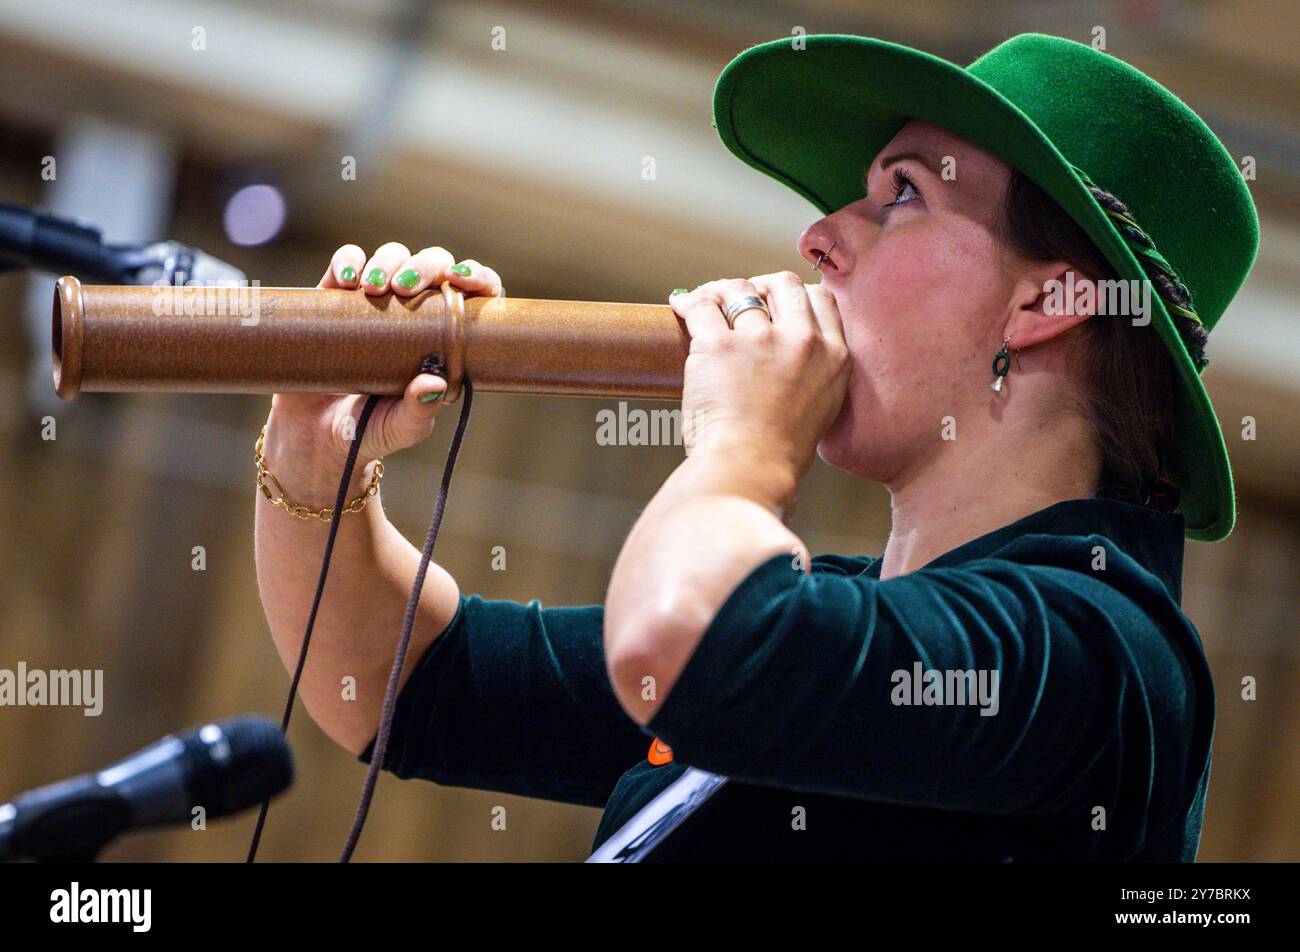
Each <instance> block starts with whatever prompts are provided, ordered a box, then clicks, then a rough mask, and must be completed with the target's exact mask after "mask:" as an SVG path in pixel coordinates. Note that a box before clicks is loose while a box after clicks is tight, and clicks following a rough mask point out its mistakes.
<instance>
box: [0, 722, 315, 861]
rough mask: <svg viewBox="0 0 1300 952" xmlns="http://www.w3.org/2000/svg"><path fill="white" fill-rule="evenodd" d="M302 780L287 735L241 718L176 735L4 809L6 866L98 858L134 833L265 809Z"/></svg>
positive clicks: (0, 847) (0, 817)
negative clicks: (198, 816)
mask: <svg viewBox="0 0 1300 952" xmlns="http://www.w3.org/2000/svg"><path fill="white" fill-rule="evenodd" d="M292 781H293V757H292V755H291V754H290V752H289V745H288V742H287V741H286V740H285V737H284V734H283V733H281V731H280V728H279V726H278V725H276V724H275V723H274V722H273V721H270V720H268V719H266V718H264V717H236V718H230V719H228V720H224V721H220V722H218V723H215V724H205V725H203V726H202V727H198V728H195V729H194V730H191V731H188V732H186V733H184V734H180V735H175V734H169V735H168V736H166V737H164V738H163V739H162V740H160V741H157V742H156V743H154V744H150V745H149V746H148V747H146V748H144V749H143V750H141V751H139V752H137V753H135V754H132V755H131V756H130V757H127V758H126V759H125V760H120V761H118V762H117V763H116V764H113V765H112V766H111V767H107V768H105V769H103V770H101V771H99V772H98V773H88V774H83V775H82V776H80V777H74V778H72V779H71V780H64V781H61V782H59V783H53V784H50V785H49V786H45V787H40V788H39V789H37V790H32V791H29V792H28V793H24V794H22V795H20V796H18V797H16V798H15V799H14V800H13V801H11V802H10V803H6V804H3V805H0V861H3V860H13V859H20V858H24V857H29V858H31V859H35V860H37V861H40V862H77V861H88V860H93V859H94V858H95V855H96V854H97V853H98V852H99V850H100V849H101V848H102V847H103V846H104V845H105V844H106V843H108V842H109V841H110V840H112V839H113V838H114V837H116V836H118V835H119V834H121V833H124V832H126V831H127V830H134V829H142V828H145V827H155V826H166V825H170V824H180V823H188V822H190V821H191V819H192V818H193V815H194V813H193V811H194V810H195V808H196V807H202V808H203V810H204V811H205V813H206V817H205V819H206V818H216V817H223V816H229V815H230V814H233V813H238V812H239V811H240V810H244V809H246V808H248V807H252V806H256V805H258V804H260V803H261V802H262V801H263V800H266V799H269V798H270V797H273V796H275V795H276V794H278V793H280V792H281V791H283V790H284V789H285V788H286V787H288V786H289V784H290V783H291V782H292Z"/></svg>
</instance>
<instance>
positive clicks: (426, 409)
mask: <svg viewBox="0 0 1300 952" xmlns="http://www.w3.org/2000/svg"><path fill="white" fill-rule="evenodd" d="M446 392H447V381H446V380H444V379H443V378H442V377H438V376H435V375H434V374H419V375H418V376H416V377H415V379H414V380H412V381H411V382H410V383H409V384H407V385H406V392H405V393H403V394H402V398H401V399H400V400H398V401H395V402H394V403H393V404H392V405H391V406H390V407H388V413H387V419H385V420H384V421H383V422H384V426H383V428H382V432H383V436H384V442H385V443H389V444H391V445H390V446H386V447H385V448H384V452H386V453H392V452H395V451H396V450H400V449H405V448H406V447H408V446H414V445H415V444H416V443H419V442H421V441H422V440H425V439H427V438H428V436H429V434H430V433H432V432H433V424H434V418H435V417H436V416H437V415H438V411H439V410H440V409H442V400H443V395H444V394H445V393H446Z"/></svg>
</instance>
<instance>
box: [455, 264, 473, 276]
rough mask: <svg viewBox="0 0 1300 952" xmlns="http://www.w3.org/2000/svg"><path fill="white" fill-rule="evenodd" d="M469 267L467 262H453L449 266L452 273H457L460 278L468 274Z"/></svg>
mask: <svg viewBox="0 0 1300 952" xmlns="http://www.w3.org/2000/svg"><path fill="white" fill-rule="evenodd" d="M469 271H470V268H469V265H467V264H453V265H452V266H451V273H452V274H459V275H460V276H461V277H462V278H463V277H465V275H467V274H469Z"/></svg>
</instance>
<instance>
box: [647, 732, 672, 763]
mask: <svg viewBox="0 0 1300 952" xmlns="http://www.w3.org/2000/svg"><path fill="white" fill-rule="evenodd" d="M646 759H647V760H649V761H650V763H651V764H653V765H654V766H656V767H659V766H662V765H663V764H668V763H672V760H673V749H672V748H671V747H669V746H668V745H667V744H665V743H664V742H663V741H661V740H660V739H659V738H658V737H656V738H655V739H654V743H652V744H651V745H650V754H649V756H648V757H647V758H646Z"/></svg>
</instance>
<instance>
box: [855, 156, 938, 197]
mask: <svg viewBox="0 0 1300 952" xmlns="http://www.w3.org/2000/svg"><path fill="white" fill-rule="evenodd" d="M904 159H911V160H912V161H913V162H919V163H921V165H923V166H925V167H926V168H927V169H929V170H930V172H931V173H933V174H934V175H935V176H937V177H940V178H942V175H940V173H939V169H938V168H937V167H936V166H935V164H934V160H933V159H932V158H930V156H928V155H925V154H923V153H921V152H894V153H893V154H891V155H887V156H885V157H884V158H883V159H881V160H880V170H881V171H882V172H883V171H884V170H885V169H887V168H889V166H891V165H894V164H896V163H898V162H902V161H903V160H904ZM870 174H871V167H870V166H867V169H866V171H864V172H863V173H862V187H863V188H864V189H865V188H866V186H867V176H869V175H870Z"/></svg>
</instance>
